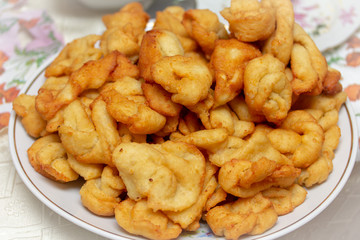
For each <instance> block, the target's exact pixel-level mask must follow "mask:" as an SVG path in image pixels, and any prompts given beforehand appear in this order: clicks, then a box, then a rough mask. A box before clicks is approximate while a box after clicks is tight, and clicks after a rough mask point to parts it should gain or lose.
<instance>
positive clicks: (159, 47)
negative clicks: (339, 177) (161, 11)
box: [138, 29, 184, 83]
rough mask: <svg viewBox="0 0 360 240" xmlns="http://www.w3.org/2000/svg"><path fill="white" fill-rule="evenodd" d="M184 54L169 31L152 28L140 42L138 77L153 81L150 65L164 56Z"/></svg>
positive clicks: (179, 44)
mask: <svg viewBox="0 0 360 240" xmlns="http://www.w3.org/2000/svg"><path fill="white" fill-rule="evenodd" d="M176 55H184V49H183V47H182V45H181V43H180V41H179V39H178V38H177V37H176V35H175V34H174V33H172V32H170V31H167V30H163V29H153V30H150V31H148V32H147V33H146V34H145V35H144V37H143V39H142V42H141V45H140V52H139V62H138V66H139V70H140V77H142V78H144V79H145V81H146V82H150V83H152V82H154V80H153V76H152V74H151V67H152V65H154V64H155V63H156V62H158V61H159V60H160V59H162V58H163V57H166V56H176Z"/></svg>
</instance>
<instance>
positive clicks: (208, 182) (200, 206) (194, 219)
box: [164, 162, 218, 231]
mask: <svg viewBox="0 0 360 240" xmlns="http://www.w3.org/2000/svg"><path fill="white" fill-rule="evenodd" d="M216 172H217V167H215V166H214V165H212V164H211V163H209V162H206V171H205V180H204V185H203V187H202V191H201V193H200V195H199V197H198V199H197V201H196V202H195V203H194V204H193V205H191V207H189V208H187V209H185V210H183V211H180V212H171V211H165V212H164V213H165V214H166V215H167V216H168V217H169V218H170V219H171V220H172V221H173V222H174V223H178V224H180V226H181V227H182V228H183V229H187V230H188V231H195V230H197V229H198V228H199V227H200V224H199V220H200V219H201V216H202V212H203V210H204V207H205V204H206V202H207V200H208V198H209V197H210V196H211V195H212V194H213V192H214V191H215V190H216V187H217V185H218V184H217V181H216V178H215V176H214V175H215V173H216Z"/></svg>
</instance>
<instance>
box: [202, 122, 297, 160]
mask: <svg viewBox="0 0 360 240" xmlns="http://www.w3.org/2000/svg"><path fill="white" fill-rule="evenodd" d="M271 130H272V128H270V127H267V126H265V125H257V126H256V127H255V131H254V132H253V133H252V134H251V136H249V137H247V138H246V140H244V139H241V138H238V137H234V136H229V137H228V138H227V139H226V141H224V142H222V143H221V144H219V145H218V146H217V147H214V148H211V149H207V153H208V154H209V160H210V161H211V162H212V163H213V164H215V165H216V166H222V165H223V164H225V163H226V162H228V161H230V160H231V159H234V158H235V159H251V161H253V162H255V161H257V160H259V159H261V158H263V157H265V158H267V159H271V160H273V161H275V162H276V163H278V164H281V165H292V161H291V160H290V159H289V158H287V157H286V156H285V155H284V154H282V153H280V152H279V151H278V150H277V149H275V148H274V147H273V146H272V145H271V142H270V140H269V139H268V137H267V134H268V133H269V132H270V131H271Z"/></svg>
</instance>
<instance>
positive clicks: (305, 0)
mask: <svg viewBox="0 0 360 240" xmlns="http://www.w3.org/2000/svg"><path fill="white" fill-rule="evenodd" d="M292 3H293V7H294V12H295V22H297V23H299V24H300V25H301V26H302V27H303V28H304V30H305V31H306V32H307V33H309V35H310V36H311V38H312V39H313V40H314V42H315V43H316V45H317V46H318V48H319V49H320V51H325V50H328V49H330V48H333V47H336V46H338V45H339V44H341V43H343V42H344V41H345V40H346V39H348V38H349V37H350V36H351V35H353V34H354V33H355V32H356V31H357V30H358V28H359V26H360V2H359V1H358V0H322V1H313V0H292Z"/></svg>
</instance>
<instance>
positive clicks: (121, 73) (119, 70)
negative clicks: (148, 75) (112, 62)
mask: <svg viewBox="0 0 360 240" xmlns="http://www.w3.org/2000/svg"><path fill="white" fill-rule="evenodd" d="M126 76H127V77H132V78H139V68H138V67H137V65H135V64H133V63H132V62H131V61H130V59H129V58H127V57H126V56H125V55H124V54H122V53H120V54H118V55H117V58H116V67H115V69H114V71H113V72H112V73H111V74H110V78H111V80H112V81H116V80H117V79H120V78H123V77H126Z"/></svg>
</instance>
